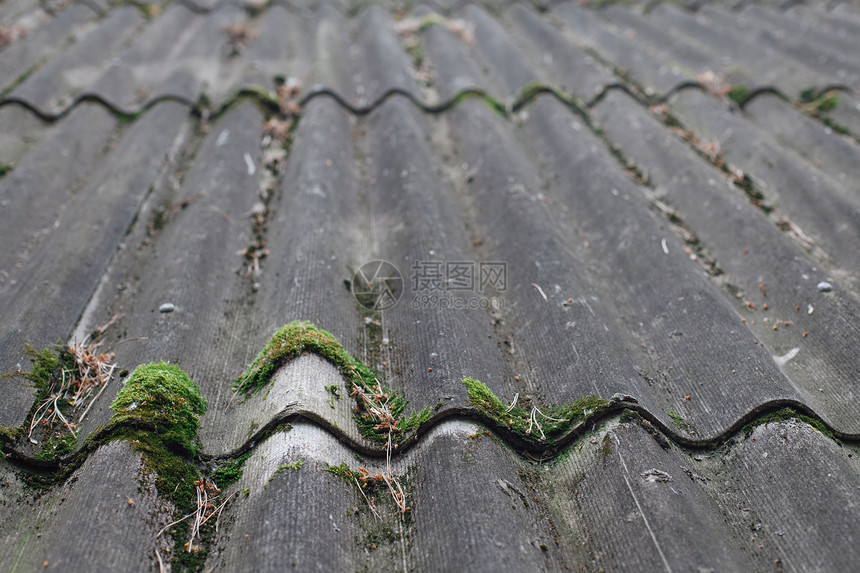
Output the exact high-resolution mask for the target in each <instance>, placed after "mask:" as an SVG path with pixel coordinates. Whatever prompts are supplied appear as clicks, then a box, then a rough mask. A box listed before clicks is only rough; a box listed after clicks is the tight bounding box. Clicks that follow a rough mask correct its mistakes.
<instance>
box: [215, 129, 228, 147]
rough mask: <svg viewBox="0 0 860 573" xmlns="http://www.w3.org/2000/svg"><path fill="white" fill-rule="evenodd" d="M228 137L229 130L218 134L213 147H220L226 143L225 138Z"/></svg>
mask: <svg viewBox="0 0 860 573" xmlns="http://www.w3.org/2000/svg"><path fill="white" fill-rule="evenodd" d="M228 137H230V130H229V129H225V130H224V131H222V132H221V133H219V134H218V139H216V140H215V147H221V146H222V145H224V144H225V143H227V138H228Z"/></svg>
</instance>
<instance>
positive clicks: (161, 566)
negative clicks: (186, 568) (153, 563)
mask: <svg viewBox="0 0 860 573" xmlns="http://www.w3.org/2000/svg"><path fill="white" fill-rule="evenodd" d="M155 556H156V557H157V558H158V573H165V572H166V569H165V568H164V561H162V560H161V553H159V552H158V548H157V547H156V548H155Z"/></svg>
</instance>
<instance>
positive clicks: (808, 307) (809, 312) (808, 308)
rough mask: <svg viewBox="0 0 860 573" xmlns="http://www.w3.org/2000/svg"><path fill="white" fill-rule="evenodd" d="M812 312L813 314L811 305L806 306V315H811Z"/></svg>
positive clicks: (813, 310)
mask: <svg viewBox="0 0 860 573" xmlns="http://www.w3.org/2000/svg"><path fill="white" fill-rule="evenodd" d="M813 312H815V309H814V308H812V305H811V304H810V305H807V306H806V314H812V313H813Z"/></svg>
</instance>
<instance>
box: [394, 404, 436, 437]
mask: <svg viewBox="0 0 860 573" xmlns="http://www.w3.org/2000/svg"><path fill="white" fill-rule="evenodd" d="M432 417H433V410H431V409H430V408H424V409H423V410H421V411H420V412H413V413H412V414H410V415H409V416H407V417H406V418H404V419H403V420H401V422H400V429H401V430H402V431H404V432H412V431H414V430H417V429H418V428H419V427H420V426H421V425H422V424H426V423H427V422H429V421H430V419H431V418H432Z"/></svg>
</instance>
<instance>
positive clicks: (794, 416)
mask: <svg viewBox="0 0 860 573" xmlns="http://www.w3.org/2000/svg"><path fill="white" fill-rule="evenodd" d="M788 420H797V421H799V422H803V423H804V424H808V425H810V426H812V427H813V428H815V429H816V430H818V431H819V432H821V433H822V434H823V435H825V436H827V437H828V438H830V439H831V440H835V439H836V436H834V435H833V432H831V431H830V430H828V429H827V426H825V425H824V424H823V423H821V422H820V421H818V420H816V419H815V418H812V417H810V416H807V415H806V414H801V413H800V412H796V411H794V410H792V409H790V408H783V409H782V410H777V411H776V412H773V413H770V414H767V415H764V416H762V417H760V418H758V419H756V420H753V421H752V422H750V423H749V424H747V425H746V426H744V435H745V436H746V437H750V436H751V435H752V433H753V432H754V431H755V429H756V428H758V427H759V426H767V425H768V424H778V423H779V422H785V421H788Z"/></svg>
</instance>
